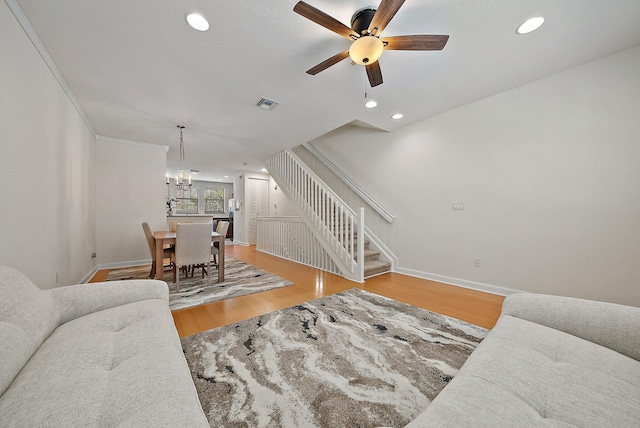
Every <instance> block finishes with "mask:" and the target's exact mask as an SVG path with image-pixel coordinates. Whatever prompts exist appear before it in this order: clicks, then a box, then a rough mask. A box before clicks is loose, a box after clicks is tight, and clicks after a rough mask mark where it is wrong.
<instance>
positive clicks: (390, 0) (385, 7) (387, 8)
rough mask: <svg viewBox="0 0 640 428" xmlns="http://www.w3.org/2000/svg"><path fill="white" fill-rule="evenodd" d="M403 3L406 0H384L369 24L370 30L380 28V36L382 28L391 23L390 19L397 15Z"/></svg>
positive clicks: (377, 33)
mask: <svg viewBox="0 0 640 428" xmlns="http://www.w3.org/2000/svg"><path fill="white" fill-rule="evenodd" d="M403 3H404V0H382V1H381V2H380V6H379V7H378V9H377V10H376V14H375V15H373V19H372V20H371V23H370V24H369V32H372V31H373V29H374V28H378V30H377V32H376V35H378V36H379V35H380V33H382V30H384V29H385V27H386V26H387V24H389V21H391V19H393V17H394V16H396V13H397V12H398V9H400V6H402V4H403Z"/></svg>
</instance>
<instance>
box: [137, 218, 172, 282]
mask: <svg viewBox="0 0 640 428" xmlns="http://www.w3.org/2000/svg"><path fill="white" fill-rule="evenodd" d="M142 230H144V236H145V237H146V238H147V245H149V252H150V253H151V272H149V278H153V277H155V276H156V269H157V268H158V262H157V261H156V240H155V239H154V238H153V232H151V228H150V227H149V223H147V222H144V223H142ZM172 253H173V246H170V247H167V248H163V249H162V257H163V259H162V260H160V263H159V264H160V267H161V269H164V259H171V254H172ZM168 267H172V266H171V264H169V266H168Z"/></svg>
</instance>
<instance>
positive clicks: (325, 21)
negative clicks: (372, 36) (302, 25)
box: [293, 1, 358, 40]
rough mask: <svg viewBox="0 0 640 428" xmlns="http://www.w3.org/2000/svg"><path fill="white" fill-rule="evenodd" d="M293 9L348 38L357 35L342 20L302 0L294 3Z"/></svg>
mask: <svg viewBox="0 0 640 428" xmlns="http://www.w3.org/2000/svg"><path fill="white" fill-rule="evenodd" d="M293 11H294V12H296V13H298V14H300V15H302V16H304V17H305V18H307V19H309V20H311V21H313V22H315V23H316V24H319V25H322V26H323V27H324V28H327V29H329V30H331V31H333V32H334V33H337V34H339V35H341V36H342V37H346V38H347V39H349V40H352V39H351V35H352V34H353V35H354V36H356V37H358V34H356V33H355V31H353V30H352V29H351V28H349V27H347V26H346V25H344V24H343V23H342V22H340V21H338V20H337V19H335V18H334V17H332V16H329V15H327V14H326V13H324V12H323V11H321V10H319V9H316V8H315V7H313V6H311V5H310V4H307V3H305V2H303V1H299V2H298V3H296V5H295V6H294V7H293Z"/></svg>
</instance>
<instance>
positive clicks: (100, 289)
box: [0, 266, 209, 428]
mask: <svg viewBox="0 0 640 428" xmlns="http://www.w3.org/2000/svg"><path fill="white" fill-rule="evenodd" d="M0 394H1V395H0V426H1V427H5V428H6V427H79V426H82V427H112V426H119V427H147V426H148V427H178V426H184V427H208V426H209V425H208V423H207V420H206V418H205V416H204V413H203V411H202V408H201V407H200V402H199V400H198V396H197V393H196V390H195V387H194V385H193V382H192V379H191V374H190V373H189V369H188V367H187V364H186V361H185V359H184V355H183V352H182V347H181V345H180V340H179V338H178V335H177V332H176V329H175V326H174V324H173V319H172V317H171V312H170V311H169V307H168V287H167V284H166V283H164V282H161V281H153V280H149V281H119V282H109V283H98V284H87V285H73V286H69V287H61V288H55V289H52V290H46V291H43V290H40V289H39V288H38V287H36V286H35V285H34V284H33V283H31V281H29V279H28V278H26V277H25V276H24V275H22V274H21V273H19V272H17V271H15V270H13V269H10V268H7V267H4V266H0Z"/></svg>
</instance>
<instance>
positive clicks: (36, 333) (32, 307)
mask: <svg viewBox="0 0 640 428" xmlns="http://www.w3.org/2000/svg"><path fill="white" fill-rule="evenodd" d="M0 278H1V280H0V296H2V298H0V394H2V393H3V392H4V391H5V390H6V389H7V388H8V387H9V385H10V384H11V382H12V381H13V379H14V378H15V377H16V376H17V375H18V373H19V372H20V370H21V369H22V366H24V365H25V364H26V362H27V361H28V360H29V358H31V355H33V353H34V352H35V351H36V350H37V349H38V347H39V346H40V345H41V344H42V342H44V340H45V339H46V338H47V337H49V335H50V334H51V332H52V331H53V330H54V329H55V328H56V327H57V326H58V322H59V320H60V317H59V314H58V309H57V306H56V303H55V301H54V299H53V298H52V297H51V295H49V294H48V293H45V292H43V291H42V290H40V289H39V288H38V287H36V286H35V285H34V284H33V283H32V282H31V281H30V280H29V278H27V277H26V276H24V275H23V274H22V273H20V272H18V271H16V270H14V269H11V268H9V267H6V266H0Z"/></svg>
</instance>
